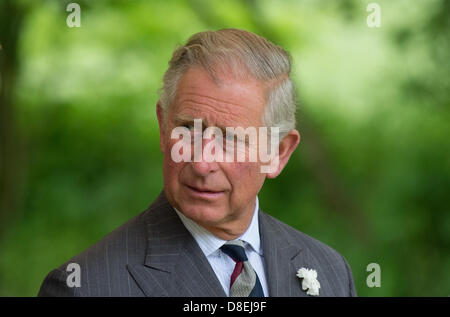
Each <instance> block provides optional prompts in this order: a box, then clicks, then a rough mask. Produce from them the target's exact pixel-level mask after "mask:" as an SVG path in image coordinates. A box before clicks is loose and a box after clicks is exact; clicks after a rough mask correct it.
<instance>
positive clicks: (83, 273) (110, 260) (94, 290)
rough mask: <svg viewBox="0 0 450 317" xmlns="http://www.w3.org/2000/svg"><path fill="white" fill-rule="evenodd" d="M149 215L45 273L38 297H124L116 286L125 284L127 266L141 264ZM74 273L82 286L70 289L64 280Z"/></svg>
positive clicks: (142, 215)
mask: <svg viewBox="0 0 450 317" xmlns="http://www.w3.org/2000/svg"><path fill="white" fill-rule="evenodd" d="M148 212H149V210H148V209H147V210H146V211H144V212H142V213H140V214H139V215H137V216H135V217H133V218H132V219H130V220H129V221H127V222H126V223H125V224H123V225H121V226H120V227H118V228H117V229H115V230H114V231H112V232H111V233H109V234H107V235H106V236H105V237H103V238H102V239H100V240H99V241H98V242H96V243H94V244H93V245H91V246H90V247H89V248H87V249H86V250H84V251H83V252H81V253H79V254H78V255H76V256H74V257H72V258H70V259H69V260H67V261H66V262H65V263H63V264H61V265H60V266H59V267H57V268H56V269H54V270H52V271H51V272H50V273H48V275H47V276H46V277H45V279H44V281H43V283H42V285H41V288H40V290H39V294H38V296H112V295H115V296H127V294H122V293H121V292H123V291H124V288H123V287H117V286H118V285H121V284H124V281H125V282H127V279H128V272H127V269H126V265H127V264H128V263H137V262H143V258H144V256H145V255H144V254H145V248H146V238H145V235H146V233H145V217H146V215H147V213H148ZM75 272H76V274H78V275H79V276H80V279H79V281H80V284H81V285H80V287H78V286H72V287H69V286H68V285H67V281H68V279H71V278H72V277H71V276H75V275H73V273H75ZM130 291H131V290H130V289H128V292H130Z"/></svg>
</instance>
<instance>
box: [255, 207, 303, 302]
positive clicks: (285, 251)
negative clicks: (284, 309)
mask: <svg viewBox="0 0 450 317" xmlns="http://www.w3.org/2000/svg"><path fill="white" fill-rule="evenodd" d="M259 226H260V227H259V228H260V229H259V230H260V236H261V243H262V248H263V256H264V262H265V265H266V275H267V283H268V286H269V296H271V297H280V296H287V297H293V296H306V293H305V292H304V291H303V290H302V289H301V281H300V280H299V279H298V277H297V276H296V273H297V270H298V269H300V268H301V267H308V264H307V263H308V250H306V249H305V248H301V247H299V246H297V245H294V244H292V243H290V241H289V238H288V236H287V234H286V233H285V232H284V231H283V228H281V227H280V225H279V224H277V223H276V222H275V221H274V220H273V219H271V217H270V216H268V215H267V214H265V213H264V212H263V211H262V210H260V211H259Z"/></svg>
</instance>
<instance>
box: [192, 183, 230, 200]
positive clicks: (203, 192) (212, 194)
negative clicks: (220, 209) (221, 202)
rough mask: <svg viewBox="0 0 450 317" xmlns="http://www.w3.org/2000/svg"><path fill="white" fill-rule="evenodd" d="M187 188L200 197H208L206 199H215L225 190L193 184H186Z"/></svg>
mask: <svg viewBox="0 0 450 317" xmlns="http://www.w3.org/2000/svg"><path fill="white" fill-rule="evenodd" d="M185 186H186V188H188V190H189V192H190V193H191V194H192V195H193V196H196V197H200V198H206V199H213V198H218V197H220V196H221V195H223V194H224V193H225V192H224V191H221V190H213V189H210V188H206V187H197V186H191V185H185Z"/></svg>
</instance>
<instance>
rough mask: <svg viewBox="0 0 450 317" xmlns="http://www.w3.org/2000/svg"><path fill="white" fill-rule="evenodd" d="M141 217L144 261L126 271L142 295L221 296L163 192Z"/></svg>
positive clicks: (219, 289)
mask: <svg viewBox="0 0 450 317" xmlns="http://www.w3.org/2000/svg"><path fill="white" fill-rule="evenodd" d="M145 218H146V219H145V223H146V227H147V228H146V229H147V241H148V243H147V251H146V255H145V261H144V264H143V265H133V266H128V270H129V272H130V274H131V275H132V276H133V278H134V279H135V281H136V283H137V284H138V285H139V287H140V288H141V289H142V291H143V292H144V294H145V295H146V296H193V297H197V296H225V292H224V290H223V288H222V286H221V284H220V282H219V280H218V279H217V277H216V274H215V273H214V271H213V269H212V268H211V266H210V264H209V262H208V260H207V259H206V257H205V255H204V254H203V252H202V251H201V249H200V247H199V246H198V244H197V242H196V241H195V239H194V238H193V237H192V235H191V234H190V233H189V231H188V230H187V229H186V228H185V226H184V225H183V223H182V222H181V220H180V218H179V217H178V215H177V214H176V213H175V211H174V210H173V208H172V206H171V205H170V204H169V203H168V201H167V199H166V198H165V196H164V193H162V194H161V195H160V197H158V199H157V200H156V201H155V203H154V204H152V206H150V208H149V210H148V211H147V212H146V214H145Z"/></svg>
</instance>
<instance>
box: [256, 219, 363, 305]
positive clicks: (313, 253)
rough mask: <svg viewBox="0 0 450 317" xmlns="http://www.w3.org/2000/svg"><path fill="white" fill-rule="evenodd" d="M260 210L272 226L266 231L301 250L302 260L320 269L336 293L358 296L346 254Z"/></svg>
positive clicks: (267, 222)
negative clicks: (343, 254)
mask: <svg viewBox="0 0 450 317" xmlns="http://www.w3.org/2000/svg"><path fill="white" fill-rule="evenodd" d="M260 212H261V216H260V218H261V221H262V222H263V223H265V226H266V227H268V228H270V229H269V230H266V232H269V234H272V235H274V236H277V237H279V238H281V239H282V240H283V241H286V242H287V243H289V244H290V245H293V246H295V247H296V248H297V249H299V250H301V255H300V257H301V258H302V260H303V261H305V262H306V263H308V265H309V266H310V268H314V269H317V270H318V271H319V270H320V271H321V273H322V274H323V275H324V276H325V277H327V280H328V281H330V284H334V285H330V287H331V288H333V289H335V291H334V293H335V294H345V295H341V296H348V295H350V296H356V289H355V286H354V280H353V275H352V272H351V268H350V265H349V264H348V262H347V260H346V259H345V258H344V256H342V255H341V254H340V253H339V252H338V251H336V250H335V249H333V248H332V247H330V246H328V245H326V244H325V243H323V242H321V241H319V240H317V239H315V238H313V237H311V236H309V235H307V234H305V233H303V232H301V231H299V230H297V229H295V228H293V227H291V226H289V225H288V224H286V223H284V222H282V221H280V220H278V219H276V218H274V217H272V216H270V215H268V214H266V213H264V212H262V211H260Z"/></svg>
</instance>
